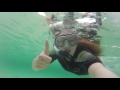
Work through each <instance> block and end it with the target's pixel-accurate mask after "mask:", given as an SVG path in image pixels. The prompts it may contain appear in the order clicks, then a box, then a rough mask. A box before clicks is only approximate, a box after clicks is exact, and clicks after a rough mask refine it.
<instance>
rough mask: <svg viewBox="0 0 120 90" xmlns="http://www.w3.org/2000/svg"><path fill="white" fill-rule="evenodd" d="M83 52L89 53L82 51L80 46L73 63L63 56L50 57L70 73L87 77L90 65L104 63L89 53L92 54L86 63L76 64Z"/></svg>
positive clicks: (53, 55)
mask: <svg viewBox="0 0 120 90" xmlns="http://www.w3.org/2000/svg"><path fill="white" fill-rule="evenodd" d="M82 51H87V50H85V49H81V48H80V47H79V46H78V47H77V49H76V52H75V54H74V56H73V57H72V59H71V61H68V60H67V59H66V58H65V57H62V56H61V55H56V54H52V55H50V57H51V58H52V62H53V61H54V60H56V59H58V61H59V63H60V64H61V66H62V67H63V68H64V69H65V70H67V71H69V72H72V73H74V74H77V75H87V74H88V68H89V66H90V65H92V64H93V63H96V62H100V63H102V62H101V60H100V59H99V58H98V57H97V56H95V55H93V54H91V53H90V52H88V53H90V55H89V57H85V61H83V62H76V61H75V60H76V59H77V57H78V55H79V53H81V52H82Z"/></svg>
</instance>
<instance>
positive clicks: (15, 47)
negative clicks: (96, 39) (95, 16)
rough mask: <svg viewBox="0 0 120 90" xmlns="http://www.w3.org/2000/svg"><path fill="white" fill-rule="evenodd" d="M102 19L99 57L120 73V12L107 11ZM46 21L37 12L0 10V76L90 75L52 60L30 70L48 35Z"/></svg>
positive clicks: (107, 66) (54, 76)
mask: <svg viewBox="0 0 120 90" xmlns="http://www.w3.org/2000/svg"><path fill="white" fill-rule="evenodd" d="M106 17H107V19H106V20H105V21H104V22H103V29H101V30H100V31H99V32H98V34H99V35H100V36H102V38H101V46H102V48H103V53H102V55H103V56H101V59H102V61H103V63H104V64H105V66H106V68H108V69H110V70H111V71H113V72H114V73H116V74H117V75H119V76H120V70H119V69H120V30H119V28H120V26H119V25H120V13H119V12H108V13H107V14H106ZM44 23H46V21H45V20H44V19H43V18H42V17H40V16H39V15H38V14H37V12H0V78H90V77H89V75H83V76H78V75H75V74H72V73H70V72H67V71H65V70H64V69H63V68H62V67H61V66H60V64H59V63H58V61H57V60H56V61H55V62H53V63H52V64H51V65H49V67H48V68H47V69H46V70H42V71H39V72H34V71H33V70H32V67H31V65H32V60H33V59H34V58H35V57H36V56H37V55H39V54H40V53H41V52H42V51H43V50H44V46H45V44H44V43H45V40H46V39H48V40H49V41H50V48H52V39H51V38H50V35H49V33H48V31H49V29H48V26H47V25H46V24H44Z"/></svg>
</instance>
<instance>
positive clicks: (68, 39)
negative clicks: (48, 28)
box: [54, 33, 78, 61]
mask: <svg viewBox="0 0 120 90" xmlns="http://www.w3.org/2000/svg"><path fill="white" fill-rule="evenodd" d="M77 43H78V37H77V34H76V33H71V34H62V35H58V36H56V37H55V42H54V50H55V51H56V54H57V55H61V56H63V57H65V58H67V59H68V60H70V61H71V58H72V55H71V54H70V47H71V46H74V45H76V44H77ZM60 47H64V48H67V50H66V49H65V50H64V51H63V50H60V49H59V48H60Z"/></svg>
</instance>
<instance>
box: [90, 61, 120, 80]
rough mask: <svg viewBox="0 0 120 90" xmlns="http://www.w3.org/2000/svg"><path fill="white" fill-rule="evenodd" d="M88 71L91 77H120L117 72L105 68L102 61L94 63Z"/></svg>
mask: <svg viewBox="0 0 120 90" xmlns="http://www.w3.org/2000/svg"><path fill="white" fill-rule="evenodd" d="M88 72H89V74H90V76H91V78H120V77H119V76H117V75H116V74H115V73H113V72H112V71H110V70H108V69H107V68H105V67H104V66H103V65H102V64H101V63H94V64H92V65H91V66H90V67H89V69H88Z"/></svg>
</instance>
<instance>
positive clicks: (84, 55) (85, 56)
mask: <svg viewBox="0 0 120 90" xmlns="http://www.w3.org/2000/svg"><path fill="white" fill-rule="evenodd" d="M95 57H96V56H95V55H93V54H92V53H90V52H88V51H86V50H83V51H81V52H80V53H79V54H78V56H77V59H76V60H77V62H85V61H88V60H91V59H93V58H95Z"/></svg>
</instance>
